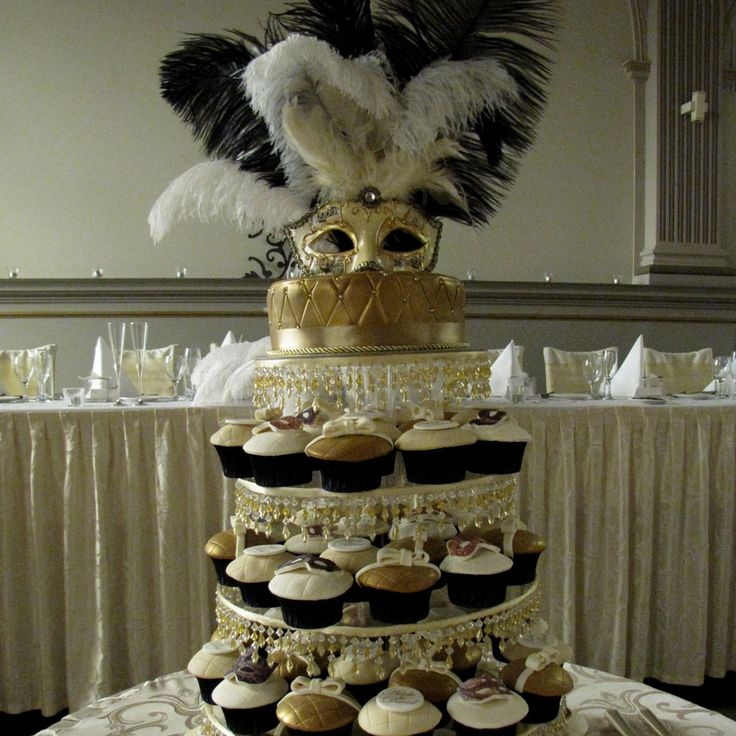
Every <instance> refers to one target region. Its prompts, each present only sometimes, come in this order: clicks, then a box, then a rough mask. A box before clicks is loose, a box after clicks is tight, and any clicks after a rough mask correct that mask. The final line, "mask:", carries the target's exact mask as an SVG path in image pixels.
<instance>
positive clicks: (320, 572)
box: [268, 555, 353, 629]
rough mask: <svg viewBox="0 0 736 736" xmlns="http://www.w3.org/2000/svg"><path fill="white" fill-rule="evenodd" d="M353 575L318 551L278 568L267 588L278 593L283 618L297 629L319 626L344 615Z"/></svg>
mask: <svg viewBox="0 0 736 736" xmlns="http://www.w3.org/2000/svg"><path fill="white" fill-rule="evenodd" d="M352 584H353V576H352V575H351V574H350V573H349V572H345V571H344V570H341V569H340V568H339V567H338V566H337V565H336V564H335V563H334V562H331V561H330V560H324V559H322V558H321V557H317V556H316V555H299V556H298V557H295V558H294V559H293V560H290V561H289V562H285V563H284V564H283V565H281V567H279V568H278V569H277V570H276V574H275V575H274V577H273V579H272V580H271V582H270V583H269V584H268V589H269V590H270V591H271V593H273V595H275V596H276V598H277V599H278V602H279V605H280V606H281V612H282V614H283V616H284V621H285V622H286V623H287V624H288V625H289V626H293V627H295V628H298V629H319V628H322V627H324V626H331V625H332V624H336V623H337V622H338V621H339V620H340V619H341V618H342V604H343V602H344V600H345V594H346V593H347V592H348V590H350V588H351V586H352Z"/></svg>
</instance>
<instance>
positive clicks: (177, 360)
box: [164, 353, 185, 399]
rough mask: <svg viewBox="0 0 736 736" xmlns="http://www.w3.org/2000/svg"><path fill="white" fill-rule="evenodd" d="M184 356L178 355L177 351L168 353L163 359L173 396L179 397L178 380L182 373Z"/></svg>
mask: <svg viewBox="0 0 736 736" xmlns="http://www.w3.org/2000/svg"><path fill="white" fill-rule="evenodd" d="M184 368H185V362H184V356H183V355H178V354H177V353H170V354H169V355H167V356H166V359H165V360H164V370H165V371H166V375H167V376H168V378H169V380H170V381H171V395H172V396H173V397H174V398H175V399H178V398H179V390H178V388H179V381H181V378H182V376H183V375H184Z"/></svg>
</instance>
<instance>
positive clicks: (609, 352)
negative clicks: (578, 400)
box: [603, 348, 618, 399]
mask: <svg viewBox="0 0 736 736" xmlns="http://www.w3.org/2000/svg"><path fill="white" fill-rule="evenodd" d="M617 367H618V350H617V349H616V348H606V349H605V350H604V351H603V378H604V379H605V385H604V390H603V398H604V399H612V398H613V396H611V379H612V378H613V376H614V375H615V373H616V368H617Z"/></svg>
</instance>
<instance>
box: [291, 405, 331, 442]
mask: <svg viewBox="0 0 736 736" xmlns="http://www.w3.org/2000/svg"><path fill="white" fill-rule="evenodd" d="M296 416H297V419H299V420H300V421H301V423H302V428H303V429H304V431H305V432H309V434H311V435H312V436H313V437H315V436H318V435H320V434H322V427H323V426H324V424H325V422H327V421H329V419H330V417H329V414H328V413H327V411H326V410H325V409H324V408H323V407H322V406H321V405H320V402H319V401H318V400H316V399H315V400H314V401H313V402H312V405H311V406H308V407H307V408H306V409H302V410H301V411H300V412H299V413H298V414H297V415H296Z"/></svg>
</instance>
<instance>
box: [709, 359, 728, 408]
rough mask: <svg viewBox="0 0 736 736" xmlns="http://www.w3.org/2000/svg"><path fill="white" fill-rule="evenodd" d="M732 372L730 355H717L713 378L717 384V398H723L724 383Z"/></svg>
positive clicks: (714, 362) (714, 360)
mask: <svg viewBox="0 0 736 736" xmlns="http://www.w3.org/2000/svg"><path fill="white" fill-rule="evenodd" d="M730 371H731V357H730V356H729V355H716V357H715V358H713V378H714V379H715V382H716V396H717V397H718V398H723V381H724V379H725V378H726V376H727V375H728V374H729V372H730Z"/></svg>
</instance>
